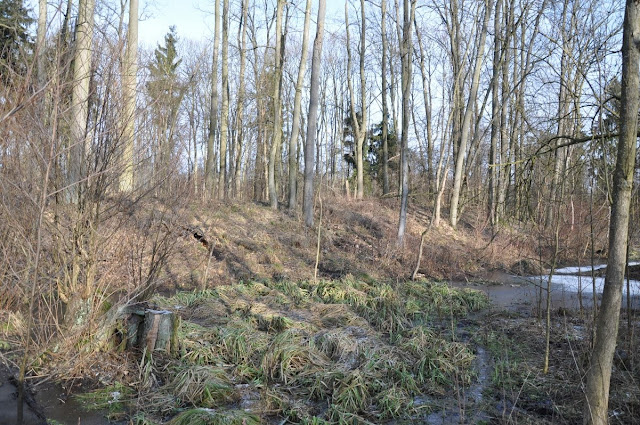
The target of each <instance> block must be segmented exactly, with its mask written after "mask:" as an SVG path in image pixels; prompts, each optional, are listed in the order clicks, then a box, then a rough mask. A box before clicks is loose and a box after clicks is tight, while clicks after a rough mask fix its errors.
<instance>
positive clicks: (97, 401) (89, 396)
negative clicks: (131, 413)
mask: <svg viewBox="0 0 640 425" xmlns="http://www.w3.org/2000/svg"><path fill="white" fill-rule="evenodd" d="M131 394H132V390H131V388H129V387H126V386H125V385H123V384H121V383H120V382H116V383H114V384H113V385H109V386H107V387H104V388H100V389H98V390H95V391H91V392H89V393H85V394H78V395H76V396H75V397H76V399H77V400H78V401H80V402H81V403H82V405H83V407H84V408H85V409H86V410H108V411H109V415H110V416H113V415H116V414H120V413H122V412H124V410H125V408H126V405H127V402H128V401H129V399H130V397H131Z"/></svg>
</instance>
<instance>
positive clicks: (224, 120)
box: [218, 0, 229, 199]
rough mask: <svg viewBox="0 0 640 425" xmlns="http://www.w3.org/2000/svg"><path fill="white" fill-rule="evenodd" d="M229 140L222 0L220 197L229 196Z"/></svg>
mask: <svg viewBox="0 0 640 425" xmlns="http://www.w3.org/2000/svg"><path fill="white" fill-rule="evenodd" d="M228 140H229V0H222V111H221V112H220V174H219V175H218V198H219V199H225V198H226V197H227V141H228Z"/></svg>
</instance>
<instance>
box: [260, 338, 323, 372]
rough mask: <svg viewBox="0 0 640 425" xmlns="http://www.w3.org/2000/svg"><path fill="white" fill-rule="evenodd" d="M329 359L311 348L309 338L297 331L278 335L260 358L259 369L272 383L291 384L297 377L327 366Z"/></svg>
mask: <svg viewBox="0 0 640 425" xmlns="http://www.w3.org/2000/svg"><path fill="white" fill-rule="evenodd" d="M329 363H330V362H329V359H328V358H327V357H326V356H325V355H324V354H323V353H321V352H320V351H318V350H317V349H316V348H314V347H312V346H311V344H310V342H309V338H308V337H307V336H306V335H304V334H302V333H301V332H300V331H299V330H297V329H289V330H286V331H284V332H281V333H280V334H278V335H277V336H276V337H275V338H274V339H273V340H272V341H271V343H270V344H269V347H268V348H267V351H266V353H265V355H264V357H263V358H262V362H261V369H262V370H263V371H264V372H265V375H266V376H267V378H268V379H269V380H271V381H273V382H281V383H283V384H291V383H293V382H294V381H295V380H296V379H297V378H298V377H301V376H305V375H306V376H311V375H312V374H313V372H314V370H317V369H322V368H326V367H328V366H329Z"/></svg>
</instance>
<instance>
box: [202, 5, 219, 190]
mask: <svg viewBox="0 0 640 425" xmlns="http://www.w3.org/2000/svg"><path fill="white" fill-rule="evenodd" d="M214 20H215V22H214V27H213V60H212V65H211V110H210V111H209V137H207V161H206V162H205V167H204V174H205V186H206V188H207V192H208V195H209V196H213V187H214V182H215V179H214V177H215V176H214V174H215V170H214V158H215V155H216V153H215V140H216V131H218V49H219V46H220V0H215V14H214Z"/></svg>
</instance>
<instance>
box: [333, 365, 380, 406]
mask: <svg viewBox="0 0 640 425" xmlns="http://www.w3.org/2000/svg"><path fill="white" fill-rule="evenodd" d="M369 386H370V381H369V380H368V379H366V377H365V376H364V375H363V374H362V373H361V372H360V370H359V369H356V370H354V371H352V372H350V373H349V374H348V375H346V376H345V377H344V378H343V379H341V380H340V381H339V382H338V383H337V388H336V390H335V392H334V393H333V398H332V402H333V404H334V405H336V406H339V410H340V411H341V412H348V413H359V412H363V411H365V410H366V408H367V407H368V406H369V402H370V400H369V398H370V397H371V391H370V388H369Z"/></svg>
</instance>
